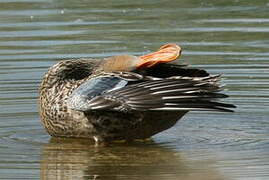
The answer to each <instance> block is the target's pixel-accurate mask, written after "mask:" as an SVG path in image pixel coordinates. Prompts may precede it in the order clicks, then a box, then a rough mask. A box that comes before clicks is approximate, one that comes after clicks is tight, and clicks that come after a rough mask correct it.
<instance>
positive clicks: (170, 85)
mask: <svg viewBox="0 0 269 180" xmlns="http://www.w3.org/2000/svg"><path fill="white" fill-rule="evenodd" d="M180 54H181V48H180V47H179V46H178V45H176V44H167V45H164V46H162V47H161V48H160V49H159V50H158V51H156V52H154V53H150V54H147V55H143V56H140V57H138V56H132V55H119V56H113V57H109V58H105V59H89V58H82V59H71V60H64V61H60V62H59V63H57V64H55V65H53V66H52V67H50V68H49V70H48V72H47V73H46V74H45V75H44V78H43V80H42V83H41V85H40V89H39V93H40V97H39V109H40V116H41V120H42V123H43V125H44V127H45V129H46V130H47V132H48V133H49V134H50V135H51V136H55V137H73V138H89V139H93V140H95V141H96V142H109V141H114V140H127V141H130V140H134V139H146V138H149V137H151V136H152V135H154V134H156V133H159V132H161V131H163V130H166V129H168V128H170V127H172V126H173V125H174V124H175V123H176V122H177V121H178V120H179V119H180V118H181V117H182V116H184V115H185V114H186V113H187V112H188V111H222V112H232V110H231V109H232V108H234V107H235V106H234V105H232V104H227V103H223V102H220V101H219V99H221V98H226V97H228V96H227V95H225V94H223V93H221V92H220V91H221V90H222V87H221V85H220V84H219V80H220V76H219V75H210V74H209V73H207V72H206V71H205V70H201V69H195V68H189V67H186V66H184V65H176V64H172V63H169V62H171V61H174V60H176V59H177V58H178V57H179V56H180Z"/></svg>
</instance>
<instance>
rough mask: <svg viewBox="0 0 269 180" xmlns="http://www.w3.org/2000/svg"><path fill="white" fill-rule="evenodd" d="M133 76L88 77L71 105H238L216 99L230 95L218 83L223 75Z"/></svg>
mask: <svg viewBox="0 0 269 180" xmlns="http://www.w3.org/2000/svg"><path fill="white" fill-rule="evenodd" d="M124 76H126V73H124ZM131 76H132V81H131V84H128V81H127V80H126V77H123V78H121V77H120V75H119V74H117V76H107V77H97V78H93V79H91V80H89V81H86V82H85V83H83V84H82V85H81V86H80V87H79V88H77V89H76V90H75V91H74V92H73V93H72V95H71V96H70V99H69V100H68V105H69V107H70V108H72V109H75V110H79V111H90V110H114V111H127V110H137V111H147V110H151V111H156V110H159V111H167V110H173V111H180V110H216V111H232V110H230V109H229V108H234V107H235V106H233V105H231V104H225V103H219V102H215V100H216V99H218V98H226V97H228V96H227V95H224V94H221V93H218V91H220V90H221V87H220V86H219V85H218V83H217V82H218V80H219V76H208V77H201V78H198V79H197V78H196V79H194V78H193V79H191V78H186V79H184V78H175V79H161V80H146V81H142V79H143V78H141V76H137V81H135V78H134V77H136V76H135V75H134V73H132V74H131ZM144 79H148V78H147V77H145V78H144ZM141 81H142V82H141Z"/></svg>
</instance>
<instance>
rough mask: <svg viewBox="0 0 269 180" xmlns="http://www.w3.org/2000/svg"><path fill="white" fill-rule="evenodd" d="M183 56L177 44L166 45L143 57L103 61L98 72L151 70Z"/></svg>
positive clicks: (127, 56)
mask: <svg viewBox="0 0 269 180" xmlns="http://www.w3.org/2000/svg"><path fill="white" fill-rule="evenodd" d="M180 55H181V48H180V47H179V46H178V45H176V44H166V45H164V46H162V47H161V48H160V49H159V50H158V51H156V52H153V53H150V54H146V55H143V56H139V57H138V56H132V55H119V56H113V57H109V58H106V59H105V60H104V61H101V64H100V65H99V66H98V67H97V69H96V71H103V72H113V71H134V70H139V69H144V68H149V67H152V66H154V65H157V64H160V63H167V62H170V61H174V60H176V59H177V58H178V57H179V56H180Z"/></svg>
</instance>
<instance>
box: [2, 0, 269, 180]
mask: <svg viewBox="0 0 269 180" xmlns="http://www.w3.org/2000/svg"><path fill="white" fill-rule="evenodd" d="M268 8H269V4H268V1H266V0H260V1H252V0H244V1H243V0H234V1H232V0H225V1H224V0H221V1H209V0H205V1H197V0H191V1H183V0H182V1H158V2H157V1H151V0H149V1H142V0H136V1H132V2H127V1H124V0H118V1H103V0H98V1H97V0H96V1H89V2H88V1H84V0H76V1H71V0H61V1H59V0H1V1H0V179H172V180H173V179H180V178H181V179H187V180H188V179H192V180H193V179H244V180H245V179H268V178H269V163H268V162H269V150H268V149H269V111H268V110H269V108H268V107H269V91H268V89H269V53H268V52H269V39H268V37H269V28H268V25H269V14H268ZM168 42H175V43H178V44H180V45H181V46H182V47H183V50H184V51H183V56H182V58H181V62H183V63H189V64H192V66H194V67H199V68H204V69H206V70H208V71H209V72H211V73H223V74H224V75H223V77H224V80H223V83H225V84H226V88H225V90H226V92H227V93H228V94H229V95H230V96H231V97H230V98H229V99H227V101H226V102H231V103H234V104H236V105H237V106H238V108H237V109H236V112H235V113H214V112H206V113H199V112H195V113H194V112H192V113H188V114H187V115H186V116H185V117H184V118H183V119H182V120H181V121H180V122H179V123H178V124H177V125H176V126H175V127H174V128H172V129H170V130H168V131H165V132H163V133H160V134H158V135H156V136H154V137H153V140H152V141H149V142H144V143H143V142H137V143H135V144H131V145H125V144H116V145H111V146H108V147H98V148H96V147H93V146H92V145H90V144H88V143H87V142H84V141H75V140H65V141H64V140H61V141H60V140H55V139H50V137H49V136H48V135H47V133H46V132H45V131H44V130H43V128H42V126H41V124H40V120H39V116H38V113H37V97H38V94H37V89H38V85H39V83H40V80H41V78H42V75H43V74H44V73H45V72H46V70H47V68H48V67H49V66H51V65H52V64H54V63H56V62H57V61H59V60H60V59H67V58H78V57H96V58H101V57H107V56H112V55H116V54H123V53H128V54H134V55H140V54H145V53H147V52H150V51H153V50H156V49H157V48H159V47H160V46H161V45H163V44H165V43H168Z"/></svg>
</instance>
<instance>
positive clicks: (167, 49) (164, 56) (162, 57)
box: [136, 44, 181, 68]
mask: <svg viewBox="0 0 269 180" xmlns="http://www.w3.org/2000/svg"><path fill="white" fill-rule="evenodd" d="M180 54H181V48H180V47H179V46H178V45H176V44H166V45H164V46H162V47H161V48H160V49H159V51H157V52H153V53H150V54H146V55H144V56H140V57H139V58H140V59H141V61H140V62H139V63H138V64H137V66H136V67H137V68H148V67H152V66H154V65H157V64H160V63H167V62H170V61H174V60H176V59H177V58H178V57H179V56H180Z"/></svg>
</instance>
